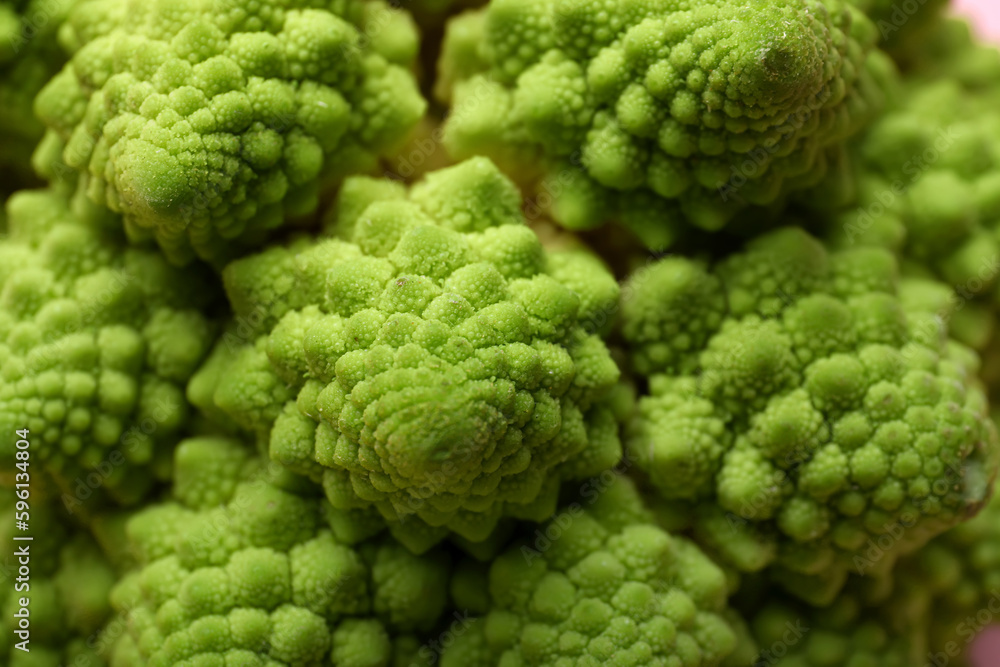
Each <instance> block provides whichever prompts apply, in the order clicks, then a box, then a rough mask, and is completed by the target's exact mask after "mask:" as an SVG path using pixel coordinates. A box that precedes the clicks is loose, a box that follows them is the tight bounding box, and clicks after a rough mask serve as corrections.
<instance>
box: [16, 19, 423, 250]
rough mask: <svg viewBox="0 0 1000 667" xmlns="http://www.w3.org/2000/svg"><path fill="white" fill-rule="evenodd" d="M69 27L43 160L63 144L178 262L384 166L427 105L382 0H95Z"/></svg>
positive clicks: (239, 244)
mask: <svg viewBox="0 0 1000 667" xmlns="http://www.w3.org/2000/svg"><path fill="white" fill-rule="evenodd" d="M67 29H68V30H67V31H68V32H69V35H70V36H69V38H68V39H69V41H71V42H73V43H74V44H75V45H76V47H77V51H76V53H75V55H74V56H73V58H72V60H71V61H70V63H69V64H68V65H67V66H66V67H65V68H64V69H63V70H62V71H61V72H60V73H59V74H58V75H57V76H56V77H54V78H53V79H52V81H51V82H50V83H49V84H48V85H47V86H46V87H45V89H44V90H43V91H42V92H41V93H40V95H39V96H38V99H37V101H36V103H35V110H36V112H37V114H38V115H39V117H40V118H41V119H42V120H43V121H44V123H45V125H46V126H47V128H48V135H47V138H46V140H45V141H44V142H43V143H42V145H41V146H40V148H39V155H38V156H36V160H37V161H39V162H45V161H46V160H47V159H48V158H47V156H58V155H60V153H61V159H62V160H63V161H65V163H66V165H68V166H69V167H71V168H72V169H75V170H77V171H78V172H80V173H81V175H82V176H83V178H82V179H81V182H80V187H81V189H85V190H86V192H87V194H88V196H89V197H90V198H91V199H92V200H93V201H95V202H97V203H100V204H105V205H107V206H108V207H110V208H111V209H113V210H115V211H118V212H120V213H122V215H123V220H124V224H125V229H126V231H127V232H128V234H129V236H130V237H132V238H137V239H138V238H147V237H153V238H155V239H156V241H157V242H158V243H159V244H160V246H161V247H162V248H163V250H164V252H165V253H166V255H167V257H168V258H169V259H170V261H171V262H173V263H186V262H188V261H189V260H191V259H192V258H193V257H194V256H198V257H201V258H203V259H206V260H209V261H212V262H217V263H221V262H224V261H226V260H227V259H228V258H232V257H233V256H235V255H237V254H239V253H240V251H241V250H242V249H245V248H247V247H248V246H249V247H252V246H253V245H259V244H260V243H261V242H263V241H264V240H265V239H266V236H267V234H268V232H269V231H271V230H273V229H274V228H276V227H279V226H281V225H282V224H284V223H285V221H286V219H289V218H299V217H302V216H305V215H307V214H310V213H312V212H313V211H314V210H315V208H316V206H317V202H318V195H319V190H320V186H321V184H323V183H325V182H326V181H328V180H330V179H336V178H338V177H343V176H344V175H346V174H349V173H352V172H355V171H358V170H367V169H371V168H373V167H374V166H375V164H376V162H377V159H378V157H379V155H381V154H383V153H384V152H385V151H387V150H389V149H390V148H391V147H392V146H393V145H394V144H396V143H397V142H399V141H400V140H402V139H403V138H404V137H405V135H406V134H407V133H408V132H409V131H410V129H412V127H413V126H415V124H416V122H417V120H418V119H419V118H420V117H421V115H422V114H423V112H424V108H425V103H424V101H423V99H422V98H421V97H420V94H419V92H418V91H417V89H416V84H415V81H414V80H413V77H412V76H411V75H410V73H409V72H408V71H407V70H406V69H404V66H405V65H407V64H408V63H409V62H411V61H412V59H413V58H414V56H415V53H416V47H417V41H416V34H415V30H414V28H413V25H412V21H411V20H410V19H409V16H408V15H407V14H406V13H405V12H401V11H397V10H391V9H390V8H389V7H387V6H386V5H385V4H384V3H382V2H379V1H372V2H369V1H367V0H336V1H333V2H330V3H327V4H326V5H323V6H322V7H320V6H313V4H311V3H309V2H303V1H297V2H293V3H288V4H282V5H281V6H273V5H272V4H271V3H257V2H246V1H245V0H225V1H224V2H222V3H221V4H220V3H219V2H216V1H215V0H182V1H181V2H180V4H178V2H177V1H176V0H156V1H154V2H131V1H128V0H86V1H85V2H82V3H81V4H80V5H79V6H78V7H76V8H75V9H74V11H73V12H72V14H71V16H70V19H69V21H68V24H67ZM365 33H370V34H371V35H372V36H371V37H368V36H367V35H366V34H365ZM124 54H127V57H126V55H124Z"/></svg>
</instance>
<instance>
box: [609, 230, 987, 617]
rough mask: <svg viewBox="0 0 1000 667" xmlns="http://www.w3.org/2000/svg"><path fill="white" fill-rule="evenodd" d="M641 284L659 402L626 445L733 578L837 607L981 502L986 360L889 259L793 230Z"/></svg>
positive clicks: (636, 323) (630, 331) (637, 282)
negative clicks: (756, 574) (852, 577)
mask: <svg viewBox="0 0 1000 667" xmlns="http://www.w3.org/2000/svg"><path fill="white" fill-rule="evenodd" d="M631 281H632V284H631V285H630V287H632V299H631V300H630V301H628V302H626V303H625V304H624V308H623V326H624V333H625V337H626V339H627V340H628V341H629V343H630V344H631V345H632V353H633V360H634V365H635V367H636V368H637V369H638V370H639V371H640V372H642V373H644V374H647V375H650V376H651V380H650V388H651V394H650V396H649V397H646V398H643V399H642V400H641V402H640V409H639V415H638V418H637V419H636V420H635V423H634V424H633V427H632V434H631V436H630V438H629V446H630V448H631V449H632V451H633V452H634V454H635V456H636V458H637V460H638V463H639V466H640V467H641V468H642V469H643V470H645V471H646V472H647V473H648V474H649V476H650V480H651V482H652V484H653V485H654V486H655V487H656V488H657V490H658V491H659V493H660V494H661V495H662V496H663V497H664V498H667V499H674V500H676V501H679V502H685V503H692V505H693V510H692V511H695V512H697V516H698V518H697V519H696V520H695V522H694V523H695V526H694V528H695V532H696V534H697V535H698V536H699V537H700V539H702V540H704V541H705V542H706V543H707V544H709V545H710V546H711V547H712V548H713V549H715V550H718V551H719V552H721V554H722V557H723V559H724V560H726V561H728V562H730V563H731V564H732V565H734V566H735V567H736V568H737V569H740V570H743V571H750V572H752V571H758V570H760V569H762V568H765V567H772V568H776V569H777V570H778V571H779V572H780V573H781V574H780V575H779V578H780V580H781V582H782V583H783V584H785V585H786V587H788V588H789V589H790V590H792V591H793V592H794V593H796V594H798V595H800V596H802V597H803V598H806V599H808V600H810V601H811V602H813V603H815V604H824V603H828V602H830V601H831V600H832V599H833V597H834V596H835V595H836V594H837V592H838V591H839V589H840V587H841V586H842V584H843V582H844V579H845V578H846V577H847V575H848V573H850V572H855V573H858V574H869V573H871V572H878V571H885V570H886V569H887V568H890V567H891V566H892V564H893V562H894V561H895V559H896V557H897V556H898V555H899V554H901V553H906V552H907V551H909V550H912V549H914V548H918V547H920V546H922V544H923V543H924V542H926V541H927V540H928V539H929V538H930V537H932V536H934V535H935V534H937V533H940V532H942V531H943V530H945V529H947V528H948V527H950V526H952V525H954V524H956V523H958V522H960V521H963V520H965V519H966V518H968V516H969V515H970V514H971V513H973V512H975V511H976V510H978V508H979V507H980V506H981V505H982V504H983V503H984V501H985V499H986V497H987V494H988V492H989V488H990V484H991V482H992V479H993V475H994V474H995V471H996V458H997V440H996V432H995V429H994V427H993V423H992V422H991V421H990V420H989V419H988V417H987V415H986V409H987V404H986V397H985V396H984V395H983V392H982V391H981V389H980V388H979V386H978V384H977V383H976V382H975V381H974V380H973V377H972V376H973V375H974V373H975V372H976V370H977V368H976V365H975V364H976V357H975V355H974V354H972V353H970V352H969V351H968V350H965V349H963V348H961V346H959V345H958V344H956V343H950V342H948V340H947V338H946V330H945V328H944V326H943V323H944V320H943V319H942V317H941V316H942V315H946V314H947V312H948V311H947V305H948V301H947V297H948V292H947V290H946V289H944V288H943V287H942V286H939V285H937V284H935V283H930V282H902V283H901V282H900V280H899V278H898V275H897V267H896V263H895V261H894V259H893V257H892V255H891V254H890V253H888V252H887V251H884V250H878V249H866V248H859V249H857V250H853V251H843V252H837V253H829V252H827V251H826V250H825V249H824V248H823V246H822V245H821V244H820V243H819V242H818V241H816V240H815V239H814V238H812V237H810V236H809V235H808V234H806V233H805V232H803V231H801V230H800V229H797V228H786V229H782V230H779V231H775V232H772V233H770V234H767V235H765V236H763V237H759V238H757V239H756V240H754V241H752V242H750V243H749V244H748V245H747V247H746V249H745V250H744V251H742V252H739V253H736V254H733V255H731V256H729V257H727V258H726V259H725V260H723V261H721V262H719V263H718V264H716V265H715V266H714V267H712V268H711V269H707V268H705V267H703V266H700V265H698V264H696V263H693V262H691V261H689V260H685V259H680V258H677V259H666V260H662V261H661V262H660V263H658V264H655V265H653V266H652V267H650V268H648V269H646V270H644V271H641V272H639V273H637V274H636V275H635V276H634V277H633V278H632V279H631ZM873 544H875V545H876V546H878V547H879V548H878V549H876V551H877V555H876V556H869V555H868V554H869V553H870V552H871V548H872V545H873Z"/></svg>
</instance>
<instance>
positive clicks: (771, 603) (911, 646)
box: [724, 584, 930, 667]
mask: <svg viewBox="0 0 1000 667" xmlns="http://www.w3.org/2000/svg"><path fill="white" fill-rule="evenodd" d="M859 586H860V588H859V590H858V591H852V592H848V593H844V594H842V595H840V596H839V597H838V598H837V600H836V601H835V602H833V603H832V604H831V605H829V606H828V607H823V608H818V609H817V608H815V607H810V606H808V605H804V604H801V603H800V602H798V601H795V600H793V599H790V598H788V597H787V596H785V595H783V594H782V593H781V591H779V590H775V589H773V588H768V587H766V586H763V587H761V586H746V588H747V589H748V590H744V591H741V593H740V595H739V596H737V598H736V599H735V602H734V604H736V606H737V608H738V609H743V608H744V607H745V612H744V613H745V616H746V620H747V622H746V625H745V626H743V627H739V626H738V625H737V627H738V632H739V633H740V634H741V637H740V640H741V641H740V644H741V645H740V655H741V660H739V661H737V660H734V659H730V661H729V662H727V663H724V664H725V667H746V666H747V665H780V666H781V667H833V666H834V665H836V667H872V666H874V665H878V666H879V667H915V666H917V665H924V664H927V663H926V661H927V650H926V647H927V640H926V636H925V634H924V633H925V631H926V628H927V623H928V621H929V616H930V610H929V609H927V608H926V607H920V608H919V609H918V610H914V609H912V608H911V609H906V608H899V607H895V606H893V605H891V604H885V605H870V604H868V603H867V602H866V601H865V596H864V594H863V590H864V586H863V585H860V584H859ZM734 657H735V656H734Z"/></svg>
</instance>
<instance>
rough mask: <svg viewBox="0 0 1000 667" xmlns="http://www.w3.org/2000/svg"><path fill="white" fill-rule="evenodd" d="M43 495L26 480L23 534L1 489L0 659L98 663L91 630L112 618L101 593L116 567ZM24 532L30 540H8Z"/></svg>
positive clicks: (41, 665) (18, 665) (39, 665)
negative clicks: (27, 496) (22, 552)
mask: <svg viewBox="0 0 1000 667" xmlns="http://www.w3.org/2000/svg"><path fill="white" fill-rule="evenodd" d="M34 479H37V474H36V476H35V478H34ZM42 495H43V494H42V493H41V491H40V488H39V487H38V485H37V484H34V483H33V484H32V495H31V496H30V511H29V512H27V514H28V515H29V516H30V518H29V520H28V525H29V529H28V530H27V531H23V530H19V529H17V526H16V524H15V501H16V500H17V498H16V497H15V496H14V494H13V493H12V492H10V491H7V490H4V492H3V494H2V496H3V501H2V502H0V512H2V514H0V516H2V520H0V539H2V540H3V543H4V544H5V545H8V546H7V548H6V549H5V551H6V553H5V555H4V558H3V563H4V565H5V567H6V568H9V569H8V570H7V572H8V574H7V576H5V584H6V585H5V586H3V587H2V589H0V613H2V615H3V621H2V622H0V630H2V634H0V662H2V663H3V664H4V665H7V667H63V666H64V665H87V666H88V667H104V665H105V663H104V662H103V659H102V657H101V656H100V655H99V653H100V644H99V641H98V635H99V632H100V630H101V627H102V625H103V624H104V622H105V621H106V620H107V618H108V617H109V616H110V615H111V605H110V602H109V599H108V596H109V593H110V591H111V588H112V586H113V585H114V583H115V580H116V575H115V572H114V571H113V570H112V568H111V566H110V565H109V564H108V562H107V561H106V559H105V558H104V556H103V555H102V554H101V551H100V550H99V549H98V548H97V546H96V545H95V544H94V542H93V540H92V539H91V538H90V536H89V535H87V534H86V533H85V532H83V531H80V530H79V529H77V528H76V527H75V526H70V524H69V523H68V522H67V521H65V518H66V517H64V516H62V514H61V513H60V512H59V508H57V507H55V506H54V505H52V504H51V503H49V502H47V501H43V500H42ZM19 514H20V512H19ZM26 535H27V536H31V537H33V538H34V539H33V540H31V541H15V537H23V536H26ZM24 548H26V552H27V554H28V558H27V568H28V571H29V573H28V574H27V576H25V575H24V573H23V572H21V573H19V572H18V568H19V567H20V566H21V565H22V564H24V562H25V561H24V560H23V559H22V556H20V555H18V552H19V551H20V550H21V549H24ZM18 582H20V583H18ZM25 585H26V586H25ZM15 586H17V588H15ZM22 598H23V599H25V600H27V601H28V604H27V606H22V605H21V600H22ZM22 610H27V616H25V615H24V611H22ZM16 613H20V614H21V615H19V616H15V614H16ZM22 619H25V620H26V621H27V624H28V625H27V627H26V628H25V627H24V626H22V625H21V624H20V621H21V620H22ZM18 631H22V632H23V634H20V635H19V634H18ZM21 642H24V643H21ZM18 644H20V646H18Z"/></svg>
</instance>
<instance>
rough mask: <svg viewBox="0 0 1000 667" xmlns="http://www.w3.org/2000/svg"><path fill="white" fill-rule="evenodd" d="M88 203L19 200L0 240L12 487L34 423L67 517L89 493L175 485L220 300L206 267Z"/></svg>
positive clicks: (2, 426) (0, 360) (4, 414)
mask: <svg viewBox="0 0 1000 667" xmlns="http://www.w3.org/2000/svg"><path fill="white" fill-rule="evenodd" d="M78 204H81V202H76V204H72V203H71V202H69V201H67V200H66V199H65V198H63V197H61V196H59V195H58V194H56V193H55V192H54V191H53V190H36V191H22V192H19V193H17V194H16V195H14V196H13V197H12V198H11V199H10V200H9V202H8V205H7V210H8V215H9V220H8V224H9V234H10V235H9V237H8V238H7V239H5V240H4V242H3V244H2V245H0V369H2V370H0V461H2V466H3V472H2V479H3V481H4V483H5V484H6V483H9V482H10V481H11V480H12V478H13V474H14V472H16V471H15V468H14V462H15V454H16V452H17V451H18V450H17V449H16V448H15V443H16V441H17V440H18V436H17V435H16V433H15V431H16V430H18V429H28V430H29V431H30V437H29V441H30V442H31V445H32V448H31V461H32V463H33V464H34V465H37V466H40V467H42V468H43V469H45V470H46V471H47V472H49V473H50V474H51V475H52V476H53V477H54V478H55V479H56V481H57V483H58V484H59V486H61V487H62V489H63V490H64V492H65V496H64V500H65V502H66V504H67V506H69V507H71V509H72V508H75V507H78V506H80V505H81V504H82V503H84V502H86V501H88V499H90V498H91V496H110V497H111V498H113V499H115V500H117V501H119V502H123V503H132V502H136V501H138V500H140V499H141V498H142V497H143V495H144V494H145V493H146V492H147V491H148V490H149V488H150V486H151V485H152V484H153V483H154V482H155V481H157V480H166V479H169V477H170V457H171V453H170V452H171V448H172V446H173V445H174V444H175V440H176V437H177V433H178V432H179V431H180V430H181V429H182V428H183V427H184V426H185V424H186V421H187V418H188V415H189V414H190V412H191V411H190V409H189V407H188V404H187V401H186V400H185V398H184V386H185V384H186V382H187V380H188V378H189V377H190V376H191V375H192V374H193V373H194V371H195V370H196V369H197V367H198V365H199V364H200V363H201V362H202V359H203V357H205V356H206V354H207V353H208V351H209V348H210V347H211V344H212V340H213V338H214V332H215V327H214V326H213V324H212V322H211V320H210V318H209V316H208V314H207V313H205V312H204V311H205V310H206V309H207V307H208V306H209V305H210V304H211V302H212V301H213V295H214V294H215V293H216V290H215V289H214V288H213V286H212V281H211V279H210V277H209V275H208V274H207V272H205V271H203V270H194V269H192V270H188V271H183V272H182V271H180V270H178V269H174V268H172V267H170V265H168V264H167V262H166V261H165V260H164V259H163V257H162V256H161V255H159V254H158V253H156V252H154V251H152V250H149V249H140V248H136V247H130V246H128V245H126V244H125V243H124V242H123V240H122V239H120V238H118V237H116V236H115V235H114V234H112V233H108V232H107V231H106V230H105V229H103V228H105V227H108V226H111V227H113V226H115V223H116V222H117V221H116V220H115V219H114V218H113V217H111V216H109V215H108V214H107V213H106V212H100V211H97V212H95V211H92V210H85V209H88V207H87V206H86V205H85V204H84V205H82V206H76V205H78ZM74 206H76V210H75V211H74V210H73V207H74Z"/></svg>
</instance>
